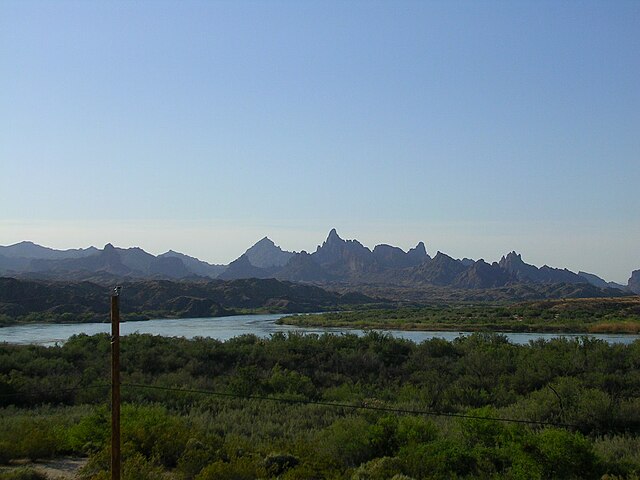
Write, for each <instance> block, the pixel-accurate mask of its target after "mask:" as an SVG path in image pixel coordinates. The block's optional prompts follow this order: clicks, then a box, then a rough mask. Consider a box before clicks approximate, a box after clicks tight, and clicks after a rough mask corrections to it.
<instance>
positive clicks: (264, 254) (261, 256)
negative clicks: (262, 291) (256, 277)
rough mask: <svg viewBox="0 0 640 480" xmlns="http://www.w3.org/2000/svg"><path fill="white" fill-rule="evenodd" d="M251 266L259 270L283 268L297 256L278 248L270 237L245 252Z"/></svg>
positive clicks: (262, 239) (264, 238)
mask: <svg viewBox="0 0 640 480" xmlns="http://www.w3.org/2000/svg"><path fill="white" fill-rule="evenodd" d="M244 255H246V256H247V258H248V260H249V262H250V263H251V265H253V266H255V267H259V268H271V267H283V266H284V265H286V264H287V262H288V261H289V260H290V259H291V257H292V256H294V255H295V253H294V252H287V251H285V250H282V249H281V248H280V247H279V246H277V245H276V244H275V243H274V242H273V240H271V239H270V238H269V237H263V238H261V239H260V240H259V241H257V242H256V243H255V244H254V245H253V246H252V247H251V248H249V249H247V251H246V252H244Z"/></svg>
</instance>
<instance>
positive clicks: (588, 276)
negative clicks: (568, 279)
mask: <svg viewBox="0 0 640 480" xmlns="http://www.w3.org/2000/svg"><path fill="white" fill-rule="evenodd" d="M578 275H580V276H581V277H582V278H584V279H585V280H586V281H587V282H589V283H590V284H591V285H594V286H596V287H600V288H619V289H621V290H624V289H626V288H627V287H626V286H625V285H620V284H619V283H616V282H607V281H606V280H604V279H602V278H600V277H599V276H597V275H594V274H593V273H587V272H583V271H582V270H580V271H579V272H578Z"/></svg>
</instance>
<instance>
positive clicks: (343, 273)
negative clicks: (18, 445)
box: [0, 229, 640, 294]
mask: <svg viewBox="0 0 640 480" xmlns="http://www.w3.org/2000/svg"><path fill="white" fill-rule="evenodd" d="M0 275H5V276H17V277H26V278H44V279H51V280H55V279H71V280H91V281H100V280H110V279H127V280H135V279H170V280H193V281H197V280H198V279H200V280H209V279H214V278H215V279H221V280H236V279H245V278H263V279H266V278H275V279H278V280H283V281H293V282H302V283H315V284H330V283H331V284H345V283H346V284H352V285H393V286H398V287H402V286H410V287H412V288H415V287H416V286H417V287H420V286H438V287H452V288H456V289H490V288H501V287H507V286H509V285H515V284H573V285H581V284H588V285H590V286H593V287H597V288H599V289H602V290H603V291H607V290H612V291H613V290H619V291H630V292H633V293H637V294H640V270H636V271H634V272H633V274H632V276H631V278H630V279H629V284H628V285H626V286H625V285H619V284H616V283H614V282H607V281H605V280H603V279H602V278H600V277H598V276H597V275H594V274H590V273H586V272H582V271H580V272H579V273H575V272H572V271H570V270H568V269H566V268H565V269H561V268H554V267H550V266H547V265H543V266H542V267H536V266H535V265H531V264H528V263H525V262H524V260H523V259H522V255H521V254H519V253H516V252H515V251H514V252H510V253H509V254H507V255H505V256H503V257H502V258H501V259H500V261H499V262H493V263H488V262H485V261H484V260H483V259H479V260H472V259H469V258H464V259H461V260H459V259H454V258H452V257H450V256H449V255H447V254H445V253H443V252H437V253H436V255H435V256H434V257H433V258H432V257H431V256H430V255H429V254H428V253H427V249H426V247H425V245H424V243H423V242H419V243H418V244H417V245H416V246H415V247H414V248H412V249H410V250H408V251H406V252H405V251H404V250H402V249H401V248H398V247H395V246H392V245H387V244H380V245H376V246H375V247H374V248H373V250H371V249H369V248H368V247H366V246H364V245H363V244H362V243H360V242H359V241H358V240H355V239H353V240H345V239H342V238H341V237H340V236H339V235H338V232H337V231H336V230H335V229H332V230H331V231H330V232H329V235H328V236H327V238H326V240H325V241H324V242H323V243H322V244H321V245H318V246H317V248H316V250H315V251H314V252H313V253H307V252H304V251H302V252H299V253H298V252H288V251H285V250H282V249H281V248H280V247H279V246H277V245H276V244H275V243H274V242H273V241H272V240H271V239H269V238H268V237H264V238H262V239H261V240H260V241H258V242H257V243H256V244H255V245H253V246H252V247H250V248H249V249H247V251H246V252H245V253H244V254H243V255H241V256H240V257H239V258H238V259H236V260H234V261H233V262H231V263H230V264H229V265H212V264H209V263H207V262H203V261H201V260H199V259H197V258H195V257H190V256H188V255H185V254H182V253H179V252H175V251H173V250H169V251H168V252H166V253H163V254H161V255H158V256H154V255H151V254H149V253H147V252H145V251H144V250H142V249H141V248H138V247H133V248H126V249H123V248H117V247H114V246H113V245H111V244H107V245H105V247H104V248H103V249H102V250H99V249H97V248H95V247H89V248H87V249H75V250H54V249H50V248H47V247H42V246H39V245H37V244H34V243H33V242H21V243H18V244H15V245H11V246H0Z"/></svg>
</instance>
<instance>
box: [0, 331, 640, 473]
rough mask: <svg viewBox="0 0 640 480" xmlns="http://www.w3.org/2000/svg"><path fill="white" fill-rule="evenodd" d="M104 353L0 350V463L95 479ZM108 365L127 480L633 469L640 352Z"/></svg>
mask: <svg viewBox="0 0 640 480" xmlns="http://www.w3.org/2000/svg"><path fill="white" fill-rule="evenodd" d="M108 350H109V338H108V336H107V335H96V336H92V337H89V336H86V335H81V336H77V337H73V338H72V339H70V340H69V341H68V342H66V343H65V344H64V345H59V346H55V347H48V348H45V347H36V346H15V345H13V346H12V345H6V344H5V345H2V344H0V379H1V380H2V383H1V385H3V387H2V388H3V392H7V394H5V395H4V396H3V395H0V401H1V402H3V405H4V407H3V408H2V409H0V463H7V462H8V461H9V460H11V459H15V458H32V459H36V458H46V457H52V456H59V455H66V454H75V455H88V456H89V457H90V460H89V462H88V464H87V466H86V467H85V469H84V471H83V475H84V478H86V479H103V478H108V476H107V473H106V472H108V468H109V444H108V443H109V429H110V424H109V410H108V408H107V407H106V406H105V403H106V400H107V398H108V389H106V388H103V387H101V386H100V385H102V384H104V383H105V382H106V380H107V379H108V372H109V356H108ZM121 358H122V381H123V386H122V393H123V398H124V404H123V406H122V441H123V445H122V452H123V468H124V472H125V478H140V479H145V478H156V479H157V478H161V477H164V478H167V479H175V480H191V479H195V478H197V479H201V480H207V479H213V478H234V479H238V478H240V479H242V478H281V479H296V478H336V479H351V478H353V479H362V480H363V479H371V480H375V479H378V478H397V479H401V478H403V479H406V478H412V479H415V480H418V479H432V478H433V479H437V478H507V479H545V478H600V477H601V476H602V475H604V474H609V475H610V476H611V477H610V478H614V477H617V478H633V476H634V475H637V474H638V473H639V472H640V455H639V454H638V451H640V439H639V438H640V437H638V432H639V431H640V400H639V399H638V393H639V392H640V342H635V343H633V344H630V345H621V344H615V345H613V344H607V343H605V342H602V341H596V340H592V339H588V338H581V339H571V340H569V339H554V340H549V341H542V340H541V341H535V342H531V343H530V344H529V345H514V344H511V343H510V342H509V341H508V340H507V339H506V338H505V337H504V336H501V335H495V334H474V335H470V336H468V337H463V338H459V339H457V340H455V341H453V342H447V341H444V340H439V339H434V340H429V341H425V342H423V343H421V344H415V343H412V342H409V341H406V340H401V339H395V338H393V337H390V336H387V335H383V334H380V333H370V334H367V335H365V336H362V337H358V336H355V335H341V336H332V335H294V334H290V335H284V334H277V335H274V336H273V337H272V338H270V339H266V340H265V339H261V338H258V337H255V336H252V335H245V336H241V337H236V338H234V339H232V340H229V341H227V342H220V341H217V340H212V339H204V338H197V339H194V340H186V339H178V338H164V337H154V336H150V335H138V334H136V335H131V336H127V337H124V338H123V339H122V355H121ZM132 384H143V385H148V386H152V387H156V388H153V389H151V388H140V387H133V386H131V385H132ZM67 386H71V387H73V389H67V388H66V387H67ZM174 388H177V389H188V390H189V391H188V392H179V391H174V390H171V389H174ZM167 389H168V390H167ZM197 392H218V393H221V394H224V395H221V396H219V395H208V394H205V393H197ZM256 397H259V398H256ZM332 403H333V404H335V405H334V406H330V405H327V404H332ZM412 411H420V412H427V413H433V415H430V414H421V413H410V412H412ZM501 418H503V419H504V418H506V419H519V420H523V421H532V422H549V423H552V424H554V425H541V424H540V423H531V424H527V423H513V422H503V421H499V420H497V419H501Z"/></svg>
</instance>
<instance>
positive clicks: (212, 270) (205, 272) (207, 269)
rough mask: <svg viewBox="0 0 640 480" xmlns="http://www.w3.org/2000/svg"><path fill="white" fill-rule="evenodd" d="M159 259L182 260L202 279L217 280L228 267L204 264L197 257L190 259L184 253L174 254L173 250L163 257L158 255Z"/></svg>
mask: <svg viewBox="0 0 640 480" xmlns="http://www.w3.org/2000/svg"><path fill="white" fill-rule="evenodd" d="M158 257H159V258H160V257H175V258H179V259H180V260H182V263H184V266H185V267H186V268H187V269H188V270H189V271H190V272H191V273H192V274H195V275H199V276H201V277H209V278H217V277H218V275H220V274H221V273H222V272H224V271H225V270H226V269H227V266H226V265H215V264H211V263H207V262H204V261H202V260H199V259H197V258H195V257H190V256H189V255H185V254H184V253H180V252H174V251H173V250H169V251H168V252H165V253H163V254H162V255H158Z"/></svg>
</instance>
